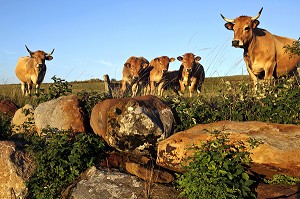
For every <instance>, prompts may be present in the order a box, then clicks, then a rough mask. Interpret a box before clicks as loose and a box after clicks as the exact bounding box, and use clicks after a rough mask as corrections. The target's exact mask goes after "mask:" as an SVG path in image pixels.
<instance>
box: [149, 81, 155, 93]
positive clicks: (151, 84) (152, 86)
mask: <svg viewBox="0 0 300 199" xmlns="http://www.w3.org/2000/svg"><path fill="white" fill-rule="evenodd" d="M150 88H151V91H150V92H151V95H155V82H154V81H151V82H150Z"/></svg>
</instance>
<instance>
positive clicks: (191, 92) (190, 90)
mask: <svg viewBox="0 0 300 199" xmlns="http://www.w3.org/2000/svg"><path fill="white" fill-rule="evenodd" d="M196 85H197V80H196V79H194V80H193V81H192V82H191V85H190V86H189V92H190V97H193V94H194V90H195V86H196Z"/></svg>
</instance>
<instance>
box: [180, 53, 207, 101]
mask: <svg viewBox="0 0 300 199" xmlns="http://www.w3.org/2000/svg"><path fill="white" fill-rule="evenodd" d="M177 59H178V60H179V61H181V62H182V64H181V66H180V71H181V76H180V78H179V85H180V94H181V95H183V93H184V91H185V87H189V94H190V95H189V96H190V97H192V96H193V93H194V90H195V89H197V92H198V93H200V92H201V88H202V84H203V82H204V78H205V72H204V68H203V66H202V65H201V64H200V63H199V61H200V59H201V58H200V57H199V56H197V57H195V55H194V54H193V53H186V54H184V55H183V57H181V56H179V57H177Z"/></svg>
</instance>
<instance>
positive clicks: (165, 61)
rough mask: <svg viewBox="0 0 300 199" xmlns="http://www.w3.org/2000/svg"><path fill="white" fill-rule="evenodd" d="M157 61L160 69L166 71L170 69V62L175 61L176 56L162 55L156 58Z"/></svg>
mask: <svg viewBox="0 0 300 199" xmlns="http://www.w3.org/2000/svg"><path fill="white" fill-rule="evenodd" d="M154 61H155V62H156V66H157V67H158V69H159V70H160V71H161V72H162V73H165V72H166V71H168V69H169V63H170V62H173V61H175V58H173V57H172V58H169V57H168V56H161V57H157V58H155V59H154Z"/></svg>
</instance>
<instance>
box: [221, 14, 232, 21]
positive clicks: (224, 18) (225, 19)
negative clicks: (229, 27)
mask: <svg viewBox="0 0 300 199" xmlns="http://www.w3.org/2000/svg"><path fill="white" fill-rule="evenodd" d="M221 17H222V18H223V19H224V20H225V21H226V22H229V23H234V19H227V18H226V17H224V16H223V15H222V14H221Z"/></svg>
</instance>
